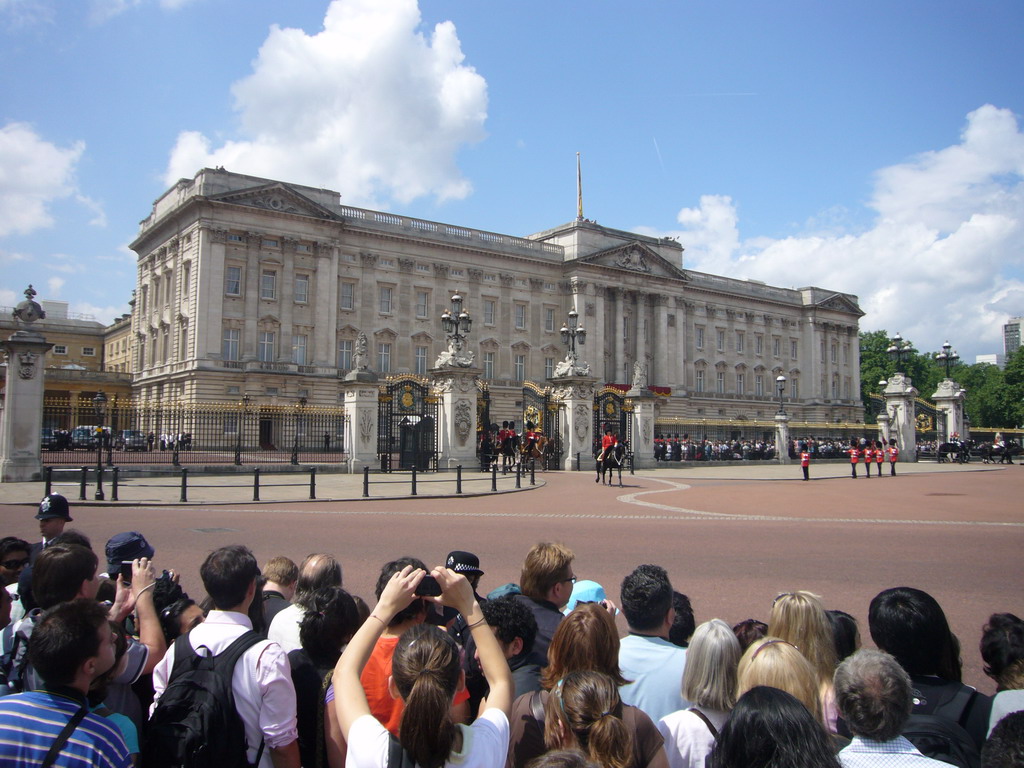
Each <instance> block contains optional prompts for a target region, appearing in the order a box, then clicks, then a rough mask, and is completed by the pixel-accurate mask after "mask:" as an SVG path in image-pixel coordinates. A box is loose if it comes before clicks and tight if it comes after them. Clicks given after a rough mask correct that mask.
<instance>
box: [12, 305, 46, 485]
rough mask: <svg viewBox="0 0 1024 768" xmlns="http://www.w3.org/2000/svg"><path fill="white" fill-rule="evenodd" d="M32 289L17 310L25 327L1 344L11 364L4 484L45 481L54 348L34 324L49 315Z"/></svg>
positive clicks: (15, 314)
mask: <svg viewBox="0 0 1024 768" xmlns="http://www.w3.org/2000/svg"><path fill="white" fill-rule="evenodd" d="M32 296H35V291H33V290H32V286H29V287H28V290H27V291H25V297H26V299H25V301H23V302H21V303H20V304H19V305H18V307H17V308H16V309H15V310H14V316H15V318H16V319H17V320H18V321H20V322H21V323H23V324H24V325H23V327H22V328H21V329H19V330H17V331H15V332H14V333H12V334H11V336H10V338H9V339H8V340H7V341H5V342H2V344H0V348H2V349H3V353H4V358H5V359H6V361H7V389H6V390H5V398H4V400H5V402H4V409H3V413H2V414H0V482H3V483H20V482H26V481H30V480H42V478H43V462H42V456H41V454H40V449H41V443H42V440H41V436H42V430H43V391H44V385H43V356H44V355H45V354H46V353H47V352H48V351H49V350H50V348H51V347H53V344H50V343H49V342H47V341H46V339H45V338H43V335H42V334H41V333H39V332H38V331H34V330H32V327H31V324H32V322H34V321H35V320H37V319H41V318H43V317H45V316H46V315H45V314H44V313H43V311H42V308H41V307H40V306H39V305H38V304H36V303H35V302H34V301H33V300H32Z"/></svg>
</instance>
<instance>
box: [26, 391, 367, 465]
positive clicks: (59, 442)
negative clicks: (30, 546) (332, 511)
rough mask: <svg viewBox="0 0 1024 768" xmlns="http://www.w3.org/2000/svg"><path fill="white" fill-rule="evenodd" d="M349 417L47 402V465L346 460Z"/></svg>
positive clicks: (298, 410)
mask: <svg viewBox="0 0 1024 768" xmlns="http://www.w3.org/2000/svg"><path fill="white" fill-rule="evenodd" d="M345 446H346V442H345V413H344V410H343V409H340V408H313V407H304V406H300V405H296V406H291V407H289V406H273V405H259V404H252V403H250V404H247V405H242V404H239V403H202V404H184V403H166V404H158V405H135V404H132V403H125V402H113V403H110V404H108V407H107V409H106V412H105V413H104V414H103V415H102V416H101V415H98V414H97V412H96V410H95V408H94V407H93V405H92V404H91V403H85V402H71V403H69V402H67V401H65V400H52V401H51V400H48V401H46V402H45V403H44V405H43V434H42V448H43V457H42V458H43V464H45V465H48V466H68V465H72V466H81V465H84V464H95V463H96V461H97V452H99V453H100V454H101V455H102V461H103V463H104V464H106V465H108V466H112V465H118V466H119V465H125V464H172V465H182V464H209V465H216V464H272V463H285V462H291V463H292V464H297V463H300V462H301V463H317V464H331V463H338V462H341V461H344V460H345V459H346V458H347V457H346V455H345Z"/></svg>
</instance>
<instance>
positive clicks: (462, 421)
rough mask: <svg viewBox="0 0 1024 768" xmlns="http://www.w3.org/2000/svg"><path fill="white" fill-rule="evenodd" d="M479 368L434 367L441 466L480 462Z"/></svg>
mask: <svg viewBox="0 0 1024 768" xmlns="http://www.w3.org/2000/svg"><path fill="white" fill-rule="evenodd" d="M482 374H483V370H481V369H479V368H434V369H432V370H431V371H430V376H431V379H432V385H431V388H432V389H433V391H434V392H435V393H436V394H437V396H438V398H439V399H440V403H439V405H440V413H439V414H438V430H437V433H438V443H439V444H438V457H437V460H438V467H446V468H448V469H454V468H455V467H457V466H459V465H462V466H463V467H464V468H468V467H472V466H476V465H478V461H477V454H476V448H477V446H476V413H477V412H476V399H477V386H476V382H477V379H478V378H479V377H480V376H481V375H482Z"/></svg>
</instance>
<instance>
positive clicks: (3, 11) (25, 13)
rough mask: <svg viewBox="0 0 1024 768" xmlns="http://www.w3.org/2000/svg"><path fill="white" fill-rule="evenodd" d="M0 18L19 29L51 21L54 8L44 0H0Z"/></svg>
mask: <svg viewBox="0 0 1024 768" xmlns="http://www.w3.org/2000/svg"><path fill="white" fill-rule="evenodd" d="M0 18H3V19H4V20H6V21H7V22H8V23H9V24H10V26H11V27H12V28H14V29H20V28H23V27H30V26H33V25H36V24H49V23H51V22H53V19H54V9H53V6H52V5H51V3H50V2H44V0H0Z"/></svg>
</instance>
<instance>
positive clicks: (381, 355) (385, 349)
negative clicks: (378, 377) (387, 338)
mask: <svg viewBox="0 0 1024 768" xmlns="http://www.w3.org/2000/svg"><path fill="white" fill-rule="evenodd" d="M377 370H378V371H379V372H380V373H390V372H391V344H390V343H388V342H381V343H380V344H378V345H377Z"/></svg>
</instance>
